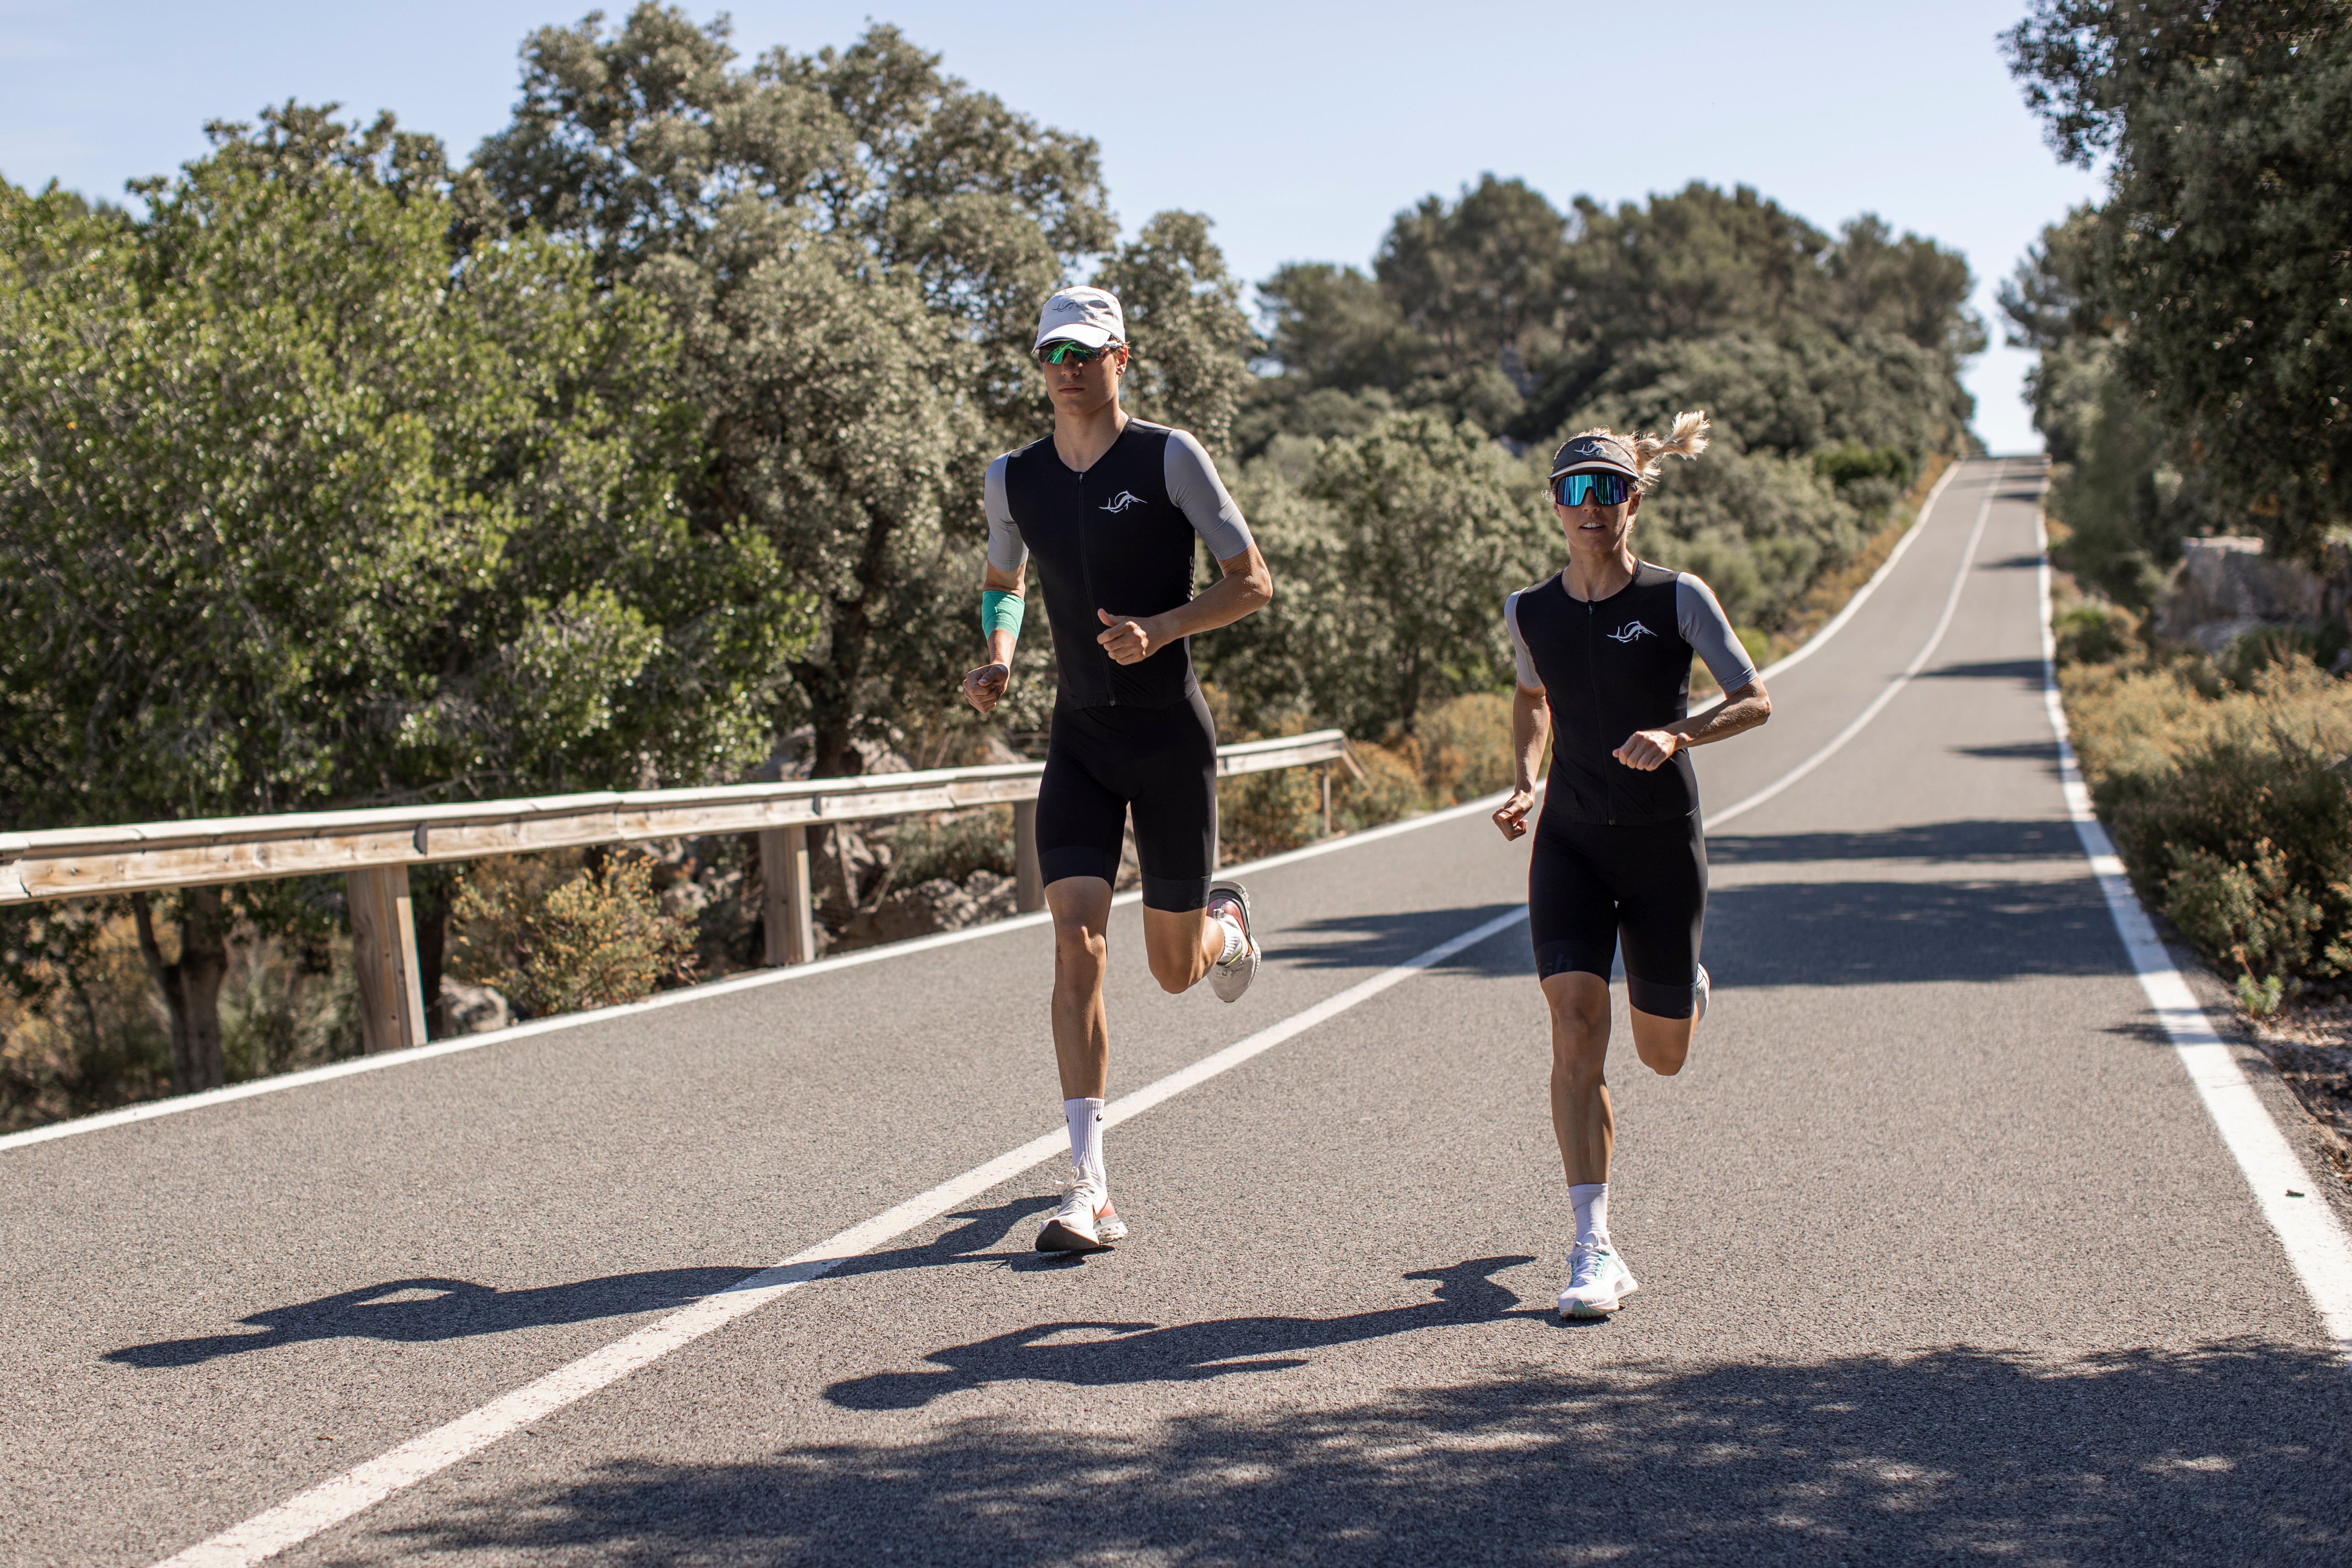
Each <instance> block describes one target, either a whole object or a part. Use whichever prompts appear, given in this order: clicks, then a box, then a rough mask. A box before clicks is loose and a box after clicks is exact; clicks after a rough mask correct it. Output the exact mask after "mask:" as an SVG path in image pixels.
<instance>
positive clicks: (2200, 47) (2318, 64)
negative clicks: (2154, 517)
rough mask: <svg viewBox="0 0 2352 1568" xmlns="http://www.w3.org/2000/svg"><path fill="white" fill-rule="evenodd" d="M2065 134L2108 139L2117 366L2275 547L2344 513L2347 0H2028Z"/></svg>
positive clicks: (2053, 117) (2030, 91) (2347, 451)
mask: <svg viewBox="0 0 2352 1568" xmlns="http://www.w3.org/2000/svg"><path fill="white" fill-rule="evenodd" d="M2006 43H2007V47H2008V50H2009V56H2010V62H2011V69H2012V70H2013V71H2014V72H2015V74H2016V75H2017V77H2018V79H2020V81H2021V83H2022V85H2023V87H2024V89H2025V94H2026V99H2027V101H2028V103H2029V104H2030V105H2031V106H2032V107H2033V108H2034V109H2035V110H2037V111H2038V112H2039V113H2041V114H2042V117H2043V119H2044V121H2045V124H2046V126H2047V128H2048V131H2049V133H2050V138H2051V142H2052V145H2053V148H2054V149H2055V150H2056V151H2057V153H2059V155H2060V156H2061V157H2062V158H2063V159H2066V160H2068V161H2070V162H2074V163H2079V164H2082V165H2084V166H2085V167H2087V166H2089V165H2090V164H2091V163H2092V162H2093V161H2094V160H2095V158H2096V157H2098V156H2100V155H2101V154H2105V155H2107V156H2108V157H2110V158H2111V159H2112V164H2111V174H2110V179H2109V190H2108V196H2107V200H2106V201H2105V203H2103V204H2102V205H2100V207H2099V209H2098V217H2097V221H2096V224H2095V226H2094V228H2093V230H2092V236H2091V237H2092V240H2093V245H2092V247H2091V249H2092V262H2091V266H2090V268H2089V269H2088V270H2089V277H2090V283H2089V289H2090V292H2091V294H2092V296H2093V297H2094V299H2095V307H2096V309H2097V310H2098V311H2099V312H2100V313H2101V314H2103V315H2104V316H2105V317H2107V318H2108V319H2109V320H2110V321H2112V322H2113V323H2114V324H2115V327H2116V330H2115V331H2114V332H2113V341H2114V349H2113V357H2114V362H2115V370H2116V374H2118V375H2120V376H2121V377H2122V378H2123V379H2124V381H2125V383H2126V384H2127V385H2128V386H2129V387H2130V388H2132V389H2133V390H2134V391H2136V392H2137V393H2139V394H2141V395H2144V396H2145V397H2146V399H2147V410H2148V413H2149V414H2150V415H2151V416H2152V417H2153V418H2154V419H2155V420H2156V421H2157V423H2158V425H2159V426H2161V427H2162V428H2163V429H2165V430H2166V431H2168V432H2169V434H2170V437H2171V438H2172V439H2173V441H2174V442H2175V443H2177V445H2178V447H2179V450H2180V451H2181V452H2182V453H2183V454H2184V455H2185V456H2187V457H2188V458H2189V460H2190V461H2191V462H2192V463H2193V465H2194V467H2195V468H2197V469H2199V470H2200V471H2201V477H2202V479H2203V482H2204V483H2205V485H2206V486H2207V487H2208V489H2209V490H2210V492H2211V493H2214V494H2217V495H2219V494H2230V495H2233V496H2235V497H2236V498H2238V500H2240V502H2241V503H2242V505H2243V506H2244V507H2245V509H2246V511H2247V513H2248V514H2249V523H2250V525H2251V526H2252V527H2253V528H2255V529H2256V530H2258V531H2260V532H2261V533H2263V535H2264V536H2265V537H2266V538H2267V539H2268V540H2269V541H2270V542H2271V544H2272V547H2273V549H2276V550H2278V551H2281V552H2287V553H2297V552H2302V553H2308V552H2315V550H2316V549H2317V547H2318V545H2319V543H2320V542H2321V540H2322V539H2323V538H2324V537H2325V534H2326V530H2327V529H2328V527H2329V526H2331V525H2332V524H2334V523H2336V522H2340V521H2343V520H2344V519H2345V518H2346V517H2347V515H2352V306H2347V303H2346V301H2347V298H2352V207H2347V204H2346V202H2345V200H2344V192H2345V191H2346V190H2347V188H2352V143H2347V139H2346V137H2345V135H2344V133H2343V128H2344V126H2345V125H2346V124H2347V123H2348V122H2352V6H2347V5H2345V4H2344V3H2343V0H2271V3H2267V4H2263V5H2212V4H2210V3H2207V0H2135V3H2131V4H2096V3H2092V0H2037V3H2036V5H2034V8H2033V11H2032V14H2031V15H2030V16H2028V17H2027V18H2026V19H2025V20H2024V21H2022V22H2021V23H2019V24H2018V25H2017V26H2016V27H2015V28H2014V29H2012V30H2011V32H2010V33H2009V34H2008V35H2007V38H2006Z"/></svg>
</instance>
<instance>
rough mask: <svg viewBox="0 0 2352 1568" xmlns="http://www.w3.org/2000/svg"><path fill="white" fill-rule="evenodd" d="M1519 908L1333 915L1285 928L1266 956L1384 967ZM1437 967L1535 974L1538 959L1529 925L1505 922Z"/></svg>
mask: <svg viewBox="0 0 2352 1568" xmlns="http://www.w3.org/2000/svg"><path fill="white" fill-rule="evenodd" d="M1518 907H1521V906H1518V905H1513V904H1472V905H1467V906H1465V907H1462V908H1457V909H1450V910H1414V911H1412V912H1411V913H1409V914H1360V915H1334V916H1332V917H1330V918H1329V919H1328V920H1319V921H1302V922H1300V923H1299V924H1297V925H1294V926H1288V927H1286V928H1284V930H1283V932H1282V940H1281V943H1280V945H1279V946H1270V947H1268V948H1267V949H1266V956H1267V957H1268V958H1269V959H1279V960H1280V961H1281V962H1282V963H1286V964H1288V965H1290V966H1291V967H1293V968H1299V969H1386V968H1388V967H1390V966H1391V964H1398V963H1403V962H1404V961H1405V960H1407V959H1409V958H1411V957H1412V956H1413V955H1414V954H1416V953H1423V952H1428V951H1429V950H1430V949H1431V948H1433V947H1435V946H1436V945H1437V944H1438V943H1439V942H1444V940H1445V939H1446V938H1448V937H1452V936H1459V935H1461V934H1462V933H1463V932H1464V931H1468V930H1469V929H1471V928H1472V927H1473V926H1476V925H1480V924H1482V923H1484V922H1485V921H1490V920H1493V919H1494V918H1495V917H1496V915H1500V914H1506V913H1508V912H1509V911H1510V910H1513V909H1514V908H1518ZM1433 967H1434V968H1435V969H1436V970H1438V971H1439V972H1441V973H1462V974H1525V973H1531V972H1532V971H1533V970H1534V968H1535V960H1534V959H1533V958H1532V957H1531V956H1530V954H1529V951H1528V928H1527V927H1526V926H1524V925H1514V926H1510V927H1507V928H1506V929H1505V930H1503V931H1497V932H1496V933H1495V934H1494V935H1493V936H1491V937H1488V938H1487V939H1486V941H1485V942H1480V943H1478V944H1477V945H1476V946H1475V947H1471V948H1468V949H1465V951H1463V952H1457V953H1455V954H1454V956H1453V957H1452V958H1449V959H1447V960H1446V961H1445V962H1444V963H1440V964H1436V965H1434V966H1433Z"/></svg>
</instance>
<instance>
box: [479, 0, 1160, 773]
mask: <svg viewBox="0 0 2352 1568" xmlns="http://www.w3.org/2000/svg"><path fill="white" fill-rule="evenodd" d="M728 37H729V29H728V26H727V24H726V22H725V21H724V19H723V18H722V19H721V20H719V21H717V22H714V23H712V24H711V25H709V26H703V27H698V26H696V25H695V24H694V23H693V22H692V21H691V20H690V19H689V18H688V16H686V15H685V14H684V13H683V12H681V11H678V10H677V9H676V8H673V7H665V6H658V5H650V4H647V5H639V6H638V7H636V9H635V10H634V11H632V12H631V13H630V15H629V16H628V19H627V20H626V22H625V24H624V25H623V26H620V27H619V28H618V29H617V30H614V31H611V32H607V31H606V30H605V29H604V26H603V25H602V21H601V18H598V17H595V16H591V17H590V18H588V19H587V20H586V21H584V22H583V23H582V24H581V25H580V26H576V27H551V28H546V29H542V30H541V31H540V32H538V33H535V34H533V35H532V36H531V37H530V39H529V40H528V41H527V42H526V44H525V45H524V48H523V99H522V102H521V104H520V106H519V108H518V109H517V111H516V116H515V120H514V122H513V123H512V124H511V125H510V126H509V127H508V128H507V129H506V130H504V131H502V132H499V134H497V135H495V136H493V137H491V138H490V139H489V140H488V142H485V143H484V144H483V146H482V148H481V150H480V151H479V153H478V154H477V155H476V159H475V166H476V168H477V169H478V170H479V171H480V172H481V174H482V175H483V176H484V178H485V180H486V181H487V184H488V188H489V189H490V191H492V192H493V193H494V194H495V195H497V197H498V198H499V201H500V203H501V204H502V205H503V206H504V209H505V211H506V212H507V213H508V214H509V218H510V221H512V222H513V223H514V224H515V225H517V226H518V227H519V228H522V229H528V230H531V231H536V232H546V233H551V234H555V235H558V236H563V237H574V238H577V239H578V240H579V241H581V242H582V243H583V244H584V245H585V246H587V247H589V248H590V250H591V251H592V252H593V254H594V255H595V256H596V257H597V258H598V266H599V268H600V273H601V275H602V276H603V277H604V278H605V279H608V280H611V281H614V282H624V281H627V280H631V279H642V280H643V281H644V283H645V285H646V287H647V288H648V289H650V290H652V291H654V292H655V293H656V294H657V295H658V296H659V297H660V298H662V299H663V300H665V301H667V303H668V305H669V307H670V309H671V312H672V318H673V320H674V321H676V322H677V327H678V330H679V332H680V334H681V336H682V338H683V341H684V343H685V362H684V365H683V370H682V384H683V386H684V387H685V388H686V390H687V392H688V396H689V397H690V398H691V399H692V401H693V402H694V404H695V405H696V408H697V409H698V416H699V419H698V428H697V430H696V432H695V439H696V441H697V443H698V447H699V452H698V457H697V458H696V460H695V461H694V462H693V463H692V464H691V465H690V466H689V467H688V469H687V471H686V474H685V478H684V481H683V486H682V494H683V497H684V499H685V500H686V502H687V504H688V508H689V510H690V511H691V512H692V514H693V515H694V516H696V517H697V518H698V519H701V520H703V521H704V523H705V525H706V526H729V527H731V526H736V525H738V524H740V525H743V526H746V527H748V528H750V529H751V530H753V531H756V532H757V533H758V534H759V535H760V536H761V538H763V539H765V540H766V541H767V542H769V545H770V547H771V548H772V550H773V551H774V552H775V553H776V555H777V557H778V558H779V559H780V560H781V561H782V562H783V563H785V565H786V566H787V567H788V568H789V570H790V571H791V572H792V573H793V575H794V577H795V578H796V580H798V581H801V582H804V583H806V584H809V585H810V587H811V588H812V589H813V591H814V595H815V607H816V613H817V618H818V624H819V631H818V636H817V637H816V640H815V641H814V643H813V644H811V645H810V647H809V648H808V650H807V652H806V653H805V654H804V655H803V657H801V658H797V659H795V660H794V661H793V665H792V675H793V681H792V685H791V687H790V689H788V690H787V691H786V692H785V693H784V694H783V699H782V700H781V701H780V703H779V705H778V708H777V710H776V712H775V715H774V718H775V721H776V723H777V726H778V727H779V728H790V727H791V726H792V725H793V724H796V723H800V722H803V721H805V722H807V723H809V724H810V725H811V726H812V728H813V731H814V746H813V749H812V762H813V764H814V768H815V770H816V771H817V772H819V773H854V772H856V771H857V770H858V768H859V766H860V763H859V759H858V752H857V751H856V744H855V742H856V741H857V740H858V739H860V738H863V737H874V738H880V737H882V736H885V735H887V732H888V731H889V730H890V728H891V727H892V725H893V724H894V722H896V721H898V720H899V719H900V718H902V717H904V716H906V715H907V714H908V710H909V706H910V705H913V704H920V705H921V706H922V707H924V708H927V709H929V708H936V707H937V706H938V705H939V703H940V697H939V694H940V693H941V692H947V691H950V690H952V689H953V685H954V679H955V676H956V675H957V674H958V673H959V672H960V671H961V669H962V668H964V666H965V664H966V663H968V661H969V659H970V657H971V646H972V642H973V636H972V632H971V615H970V601H971V584H972V582H973V580H974V578H975V576H976V571H977V568H976V566H975V564H974V561H975V559H976V555H977V552H978V548H979V544H980V542H981V536H982V509H981V498H980V495H979V489H980V482H981V477H982V473H983V472H984V471H985V468H986V466H987V463H988V460H989V458H991V457H992V456H993V455H994V454H995V453H996V452H998V451H1002V450H1003V449H1004V448H1005V447H1008V446H1011V445H1013V444H1014V443H1015V442H1016V441H1026V440H1028V439H1030V438H1032V437H1034V433H1035V430H1036V429H1037V428H1038V427H1039V426H1042V424H1043V423H1044V420H1045V417H1046V414H1045V403H1044V399H1043V397H1042V395H1041V393H1040V391H1039V389H1038V386H1037V382H1036V377H1035V374H1034V370H1033V369H1032V368H1031V367H1030V366H1029V364H1028V363H1027V351H1028V347H1029V342H1030V334H1031V332H1032V331H1034V322H1035V319H1036V317H1035V313H1036V310H1037V308H1038V306H1039V305H1040V304H1041V303H1042V302H1043V301H1044V299H1045V296H1046V295H1047V294H1048V293H1050V292H1051V291H1052V290H1053V289H1054V288H1055V286H1056V285H1057V284H1058V283H1059V282H1060V281H1062V279H1065V278H1066V277H1067V276H1068V275H1069V272H1070V270H1071V268H1072V267H1073V266H1074V265H1075V264H1076V261H1077V260H1078V258H1081V257H1083V256H1087V255H1091V254H1099V253H1101V252H1103V251H1106V250H1108V248H1109V247H1110V245H1111V241H1112V238H1113V234H1114V230H1113V227H1112V225H1111V221H1110V218H1109V216H1108V212H1107V211H1106V210H1105V208H1104V205H1103V193H1102V184H1101V178H1100V175H1099V173H1098V170H1097V155H1096V150H1095V146H1094V143H1093V142H1089V141H1087V140H1085V139H1083V138H1079V137H1074V136H1069V135H1066V134H1065V133H1063V132H1056V131H1053V130H1049V129H1046V128H1044V127H1041V126H1039V125H1037V124H1036V123H1034V121H1030V120H1028V119H1026V118H1024V117H1023V116H1021V115H1018V114H1015V113H1013V112H1012V111H1011V110H1008V109H1006V108H1005V107H1004V105H1003V103H1002V102H1001V101H999V100H997V99H995V98H994V97H992V96H991V95H989V94H986V93H982V92H976V91H974V90H973V89H971V88H970V87H967V86H966V85H965V84H964V83H962V82H961V81H959V80H957V79H954V78H952V77H950V76H947V75H944V74H943V73H942V72H941V71H940V61H939V58H938V57H936V56H933V55H929V54H926V53H924V52H922V51H921V50H919V49H918V48H916V47H914V46H913V45H911V44H909V43H908V41H907V40H906V39H905V38H904V37H902V36H901V35H900V34H899V33H898V31H897V30H896V29H895V28H891V27H887V26H876V27H873V28H871V29H870V30H869V31H868V32H867V33H866V35H865V37H862V38H860V39H859V40H858V41H857V42H856V44H854V45H852V46H851V47H849V48H847V49H845V50H841V51H838V52H836V51H835V50H832V49H824V50H820V51H818V52H817V53H815V54H814V55H807V56H798V55H794V54H792V53H791V52H790V51H788V50H784V49H781V48H780V49H775V50H772V51H770V52H768V53H767V54H765V55H763V56H761V58H759V59H758V60H757V61H755V62H753V63H752V64H751V66H749V67H744V66H742V65H740V64H739V63H738V61H737V58H736V55H735V52H734V50H733V48H732V47H731V46H730V43H729V42H728ZM1165 363H1167V364H1168V365H1169V366H1170V367H1171V370H1172V368H1173V366H1174V364H1175V363H1176V362H1175V361H1174V360H1173V359H1170V360H1168V361H1166V362H1165Z"/></svg>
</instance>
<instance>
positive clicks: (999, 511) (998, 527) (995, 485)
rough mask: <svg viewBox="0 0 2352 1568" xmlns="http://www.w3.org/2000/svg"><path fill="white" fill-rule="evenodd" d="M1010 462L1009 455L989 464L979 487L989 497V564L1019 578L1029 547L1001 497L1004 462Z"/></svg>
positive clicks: (1002, 493)
mask: <svg viewBox="0 0 2352 1568" xmlns="http://www.w3.org/2000/svg"><path fill="white" fill-rule="evenodd" d="M1010 461H1012V458H1011V457H1010V456H1009V455H1008V456H1006V457H1003V458H997V459H996V461H994V462H992V463H991V464H989V465H988V479H987V482H986V483H985V484H984V485H983V486H982V489H984V490H985V491H986V492H987V496H988V563H989V564H990V565H991V566H993V567H995V568H996V569H997V570H998V571H1000V572H1010V573H1012V574H1013V575H1014V576H1015V577H1018V576H1020V575H1021V569H1022V568H1023V567H1024V566H1026V565H1028V564H1029V547H1028V546H1027V545H1026V544H1024V543H1023V542H1021V525H1020V524H1019V523H1017V522H1015V521H1013V507H1012V505H1011V503H1010V502H1008V501H1007V500H1005V499H1004V465H1005V464H1006V463H1008V462H1010ZM964 472H966V473H970V472H971V469H970V468H966V469H965V470H964Z"/></svg>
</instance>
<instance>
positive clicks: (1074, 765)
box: [1037, 689, 1217, 914]
mask: <svg viewBox="0 0 2352 1568" xmlns="http://www.w3.org/2000/svg"><path fill="white" fill-rule="evenodd" d="M1130 805H1131V806H1133V807H1134V808H1135V854H1136V858H1137V859H1139V860H1140V861H1141V862H1142V863H1143V903H1144V907H1145V908H1146V909H1153V910H1173V911H1175V912H1176V913H1179V914H1181V913H1183V912H1184V911H1185V910H1197V909H1201V908H1203V907H1205V906H1206V905H1207V903H1208V901H1209V879H1210V877H1211V876H1212V875H1213V873H1214V872H1215V870H1216V867H1217V728H1216V724H1215V721H1213V720H1212V719H1211V718H1210V717H1209V705H1208V704H1207V703H1206V702H1203V701H1202V700H1201V693H1200V692H1199V690H1198V689H1195V690H1194V691H1193V692H1192V695H1191V697H1190V699H1189V700H1186V701H1182V702H1179V703H1177V704H1176V705H1174V706H1173V707H1170V708H1130V707H1128V706H1127V705H1125V704H1124V703H1122V704H1120V705H1118V706H1117V707H1103V708H1075V707H1065V706H1061V705H1058V704H1057V705H1056V706H1055V709H1054V730H1053V737H1052V739H1051V740H1049V741H1048V742H1046V747H1045V781H1044V782H1043V783H1042V784H1039V785H1038V788H1037V860H1038V868H1039V869H1040V870H1041V871H1042V872H1043V873H1044V874H1045V881H1046V883H1047V884H1048V885H1051V884H1053V883H1055V882H1058V881H1060V880H1061V879H1063V878H1065V877H1100V878H1101V879H1103V880H1104V881H1106V882H1108V883H1111V884H1112V885H1113V886H1117V885H1118V854H1119V847H1120V845H1121V843H1122V842H1123V840H1124V839H1125V837H1126V829H1127V814H1128V808H1129V806H1130Z"/></svg>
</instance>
